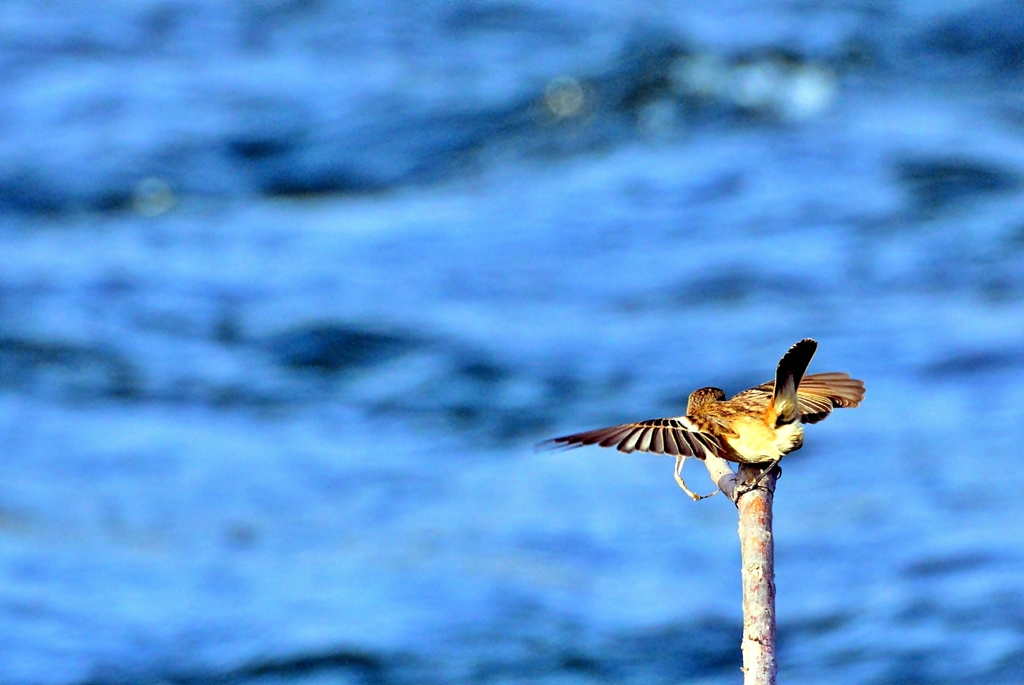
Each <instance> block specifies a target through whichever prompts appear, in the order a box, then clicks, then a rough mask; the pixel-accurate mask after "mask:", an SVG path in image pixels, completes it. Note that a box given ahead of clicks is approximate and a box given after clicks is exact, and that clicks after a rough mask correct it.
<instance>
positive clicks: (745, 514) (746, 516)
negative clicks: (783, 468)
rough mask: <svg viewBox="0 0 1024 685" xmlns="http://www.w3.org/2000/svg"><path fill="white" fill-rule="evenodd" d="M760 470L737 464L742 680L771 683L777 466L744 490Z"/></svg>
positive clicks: (752, 683)
mask: <svg viewBox="0 0 1024 685" xmlns="http://www.w3.org/2000/svg"><path fill="white" fill-rule="evenodd" d="M762 470H763V467H759V466H741V467H740V470H739V473H738V474H737V478H736V481H737V482H738V483H739V490H740V492H741V493H742V494H741V495H740V497H739V499H738V500H737V501H736V506H737V508H738V509H739V519H740V522H739V534H740V554H741V559H742V561H741V563H742V565H743V569H742V575H743V643H742V648H743V672H744V675H743V683H744V685H775V675H776V670H777V664H776V660H775V541H774V539H773V536H772V500H773V498H774V493H775V480H776V477H777V473H778V471H774V470H773V472H772V473H770V474H768V475H767V476H765V477H764V479H762V480H761V483H760V484H759V486H758V487H757V489H755V490H750V491H747V492H743V484H746V483H751V482H753V480H754V479H756V478H757V477H758V476H759V475H760V474H761V471H762ZM735 492H736V490H735V487H734V490H733V493H735ZM726 494H730V493H728V492H727V493H726Z"/></svg>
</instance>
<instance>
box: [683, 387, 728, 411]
mask: <svg viewBox="0 0 1024 685" xmlns="http://www.w3.org/2000/svg"><path fill="white" fill-rule="evenodd" d="M724 399H725V391H724V390H722V389H721V388H700V389H699V390H694V391H693V392H691V393H690V401H689V402H687V403H686V413H687V414H693V413H695V410H696V409H698V408H700V407H703V406H705V405H708V404H711V403H712V402H721V401H722V400H724Z"/></svg>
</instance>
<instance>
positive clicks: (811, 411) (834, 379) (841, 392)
mask: <svg viewBox="0 0 1024 685" xmlns="http://www.w3.org/2000/svg"><path fill="white" fill-rule="evenodd" d="M774 392H775V381H768V382H767V383H762V384H761V385H758V386H757V387H754V388H751V389H750V390H744V391H743V392H741V393H740V394H738V395H736V397H734V398H733V399H738V398H743V399H746V400H752V401H755V402H763V403H764V404H765V406H767V405H768V402H770V401H771V398H772V395H773V394H774ZM796 395H797V400H798V402H799V405H800V421H801V423H818V422H819V421H821V420H822V419H824V418H825V417H826V416H828V415H829V414H831V413H832V410H833V409H838V408H843V407H856V406H857V405H859V404H860V403H861V402H862V401H863V400H864V381H861V380H857V379H856V378H850V374H848V373H840V372H838V371H830V372H828V373H815V374H811V375H810V376H804V377H803V379H802V380H801V381H800V385H799V386H797V390H796Z"/></svg>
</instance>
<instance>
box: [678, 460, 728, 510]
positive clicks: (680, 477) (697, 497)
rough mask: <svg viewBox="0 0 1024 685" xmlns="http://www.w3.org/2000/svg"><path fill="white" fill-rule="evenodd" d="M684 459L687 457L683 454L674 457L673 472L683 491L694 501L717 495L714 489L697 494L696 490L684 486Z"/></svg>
mask: <svg viewBox="0 0 1024 685" xmlns="http://www.w3.org/2000/svg"><path fill="white" fill-rule="evenodd" d="M686 460H687V457H686V456H685V455H679V456H678V457H676V469H675V474H674V475H675V477H676V483H678V484H679V487H681V488H682V489H683V492H685V493H686V494H687V495H689V496H690V499H692V500H693V501H694V502H699V501H701V500H702V499H707V498H708V497H711V496H713V495H717V494H718V490H715V491H714V492H709V493H708V494H706V495H698V494H697V493H696V492H694V491H693V490H691V489H690V488H688V487H686V481H684V480H683V464H685V463H686Z"/></svg>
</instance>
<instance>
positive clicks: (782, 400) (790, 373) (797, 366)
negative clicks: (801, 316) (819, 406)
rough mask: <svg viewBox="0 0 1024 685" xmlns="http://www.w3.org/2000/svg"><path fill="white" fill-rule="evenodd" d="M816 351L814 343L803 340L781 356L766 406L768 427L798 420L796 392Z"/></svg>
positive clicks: (810, 340)
mask: <svg viewBox="0 0 1024 685" xmlns="http://www.w3.org/2000/svg"><path fill="white" fill-rule="evenodd" d="M817 349H818V343H817V342H816V341H814V340H812V339H811V338H804V339H803V340H801V341H800V342H798V343H796V344H795V345H793V346H792V347H790V348H789V351H787V352H786V354H784V355H782V359H780V360H779V366H778V368H777V369H776V370H775V391H774V392H773V393H772V401H771V404H769V405H768V416H767V419H768V422H769V425H774V426H781V425H783V424H786V423H793V422H794V421H796V420H798V419H799V418H800V405H799V402H798V400H797V394H796V390H797V388H798V387H800V381H801V380H802V379H803V377H804V372H805V371H806V370H807V366H808V365H809V364H810V363H811V357H813V356H814V353H815V351H816V350H817Z"/></svg>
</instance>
